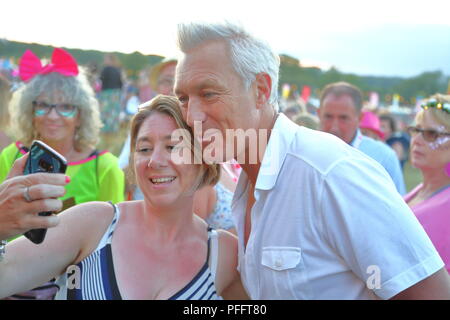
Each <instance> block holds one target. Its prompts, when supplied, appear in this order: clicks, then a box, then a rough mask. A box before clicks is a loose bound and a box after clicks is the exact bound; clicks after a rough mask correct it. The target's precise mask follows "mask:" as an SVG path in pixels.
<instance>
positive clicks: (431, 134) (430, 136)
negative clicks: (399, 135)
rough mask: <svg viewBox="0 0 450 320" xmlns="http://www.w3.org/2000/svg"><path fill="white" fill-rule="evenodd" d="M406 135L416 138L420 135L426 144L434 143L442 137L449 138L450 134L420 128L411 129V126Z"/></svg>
mask: <svg viewBox="0 0 450 320" xmlns="http://www.w3.org/2000/svg"><path fill="white" fill-rule="evenodd" d="M408 133H409V134H410V135H411V136H412V137H414V136H416V135H417V134H418V133H421V134H422V137H423V138H424V140H425V141H428V142H434V141H436V139H437V138H439V137H443V136H449V137H450V132H440V131H437V130H433V129H420V128H417V127H412V126H411V127H408Z"/></svg>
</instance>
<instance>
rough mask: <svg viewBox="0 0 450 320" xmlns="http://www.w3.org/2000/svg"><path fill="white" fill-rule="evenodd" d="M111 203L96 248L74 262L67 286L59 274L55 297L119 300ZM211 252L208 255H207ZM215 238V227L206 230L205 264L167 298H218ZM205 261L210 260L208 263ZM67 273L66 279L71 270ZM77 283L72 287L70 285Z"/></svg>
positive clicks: (116, 211) (115, 222) (216, 239)
mask: <svg viewBox="0 0 450 320" xmlns="http://www.w3.org/2000/svg"><path fill="white" fill-rule="evenodd" d="M113 206H114V218H113V220H112V222H111V224H110V225H109V227H108V229H107V231H106V232H105V235H104V236H103V238H102V240H101V241H100V243H99V245H98V247H97V249H95V250H94V251H93V252H92V253H91V254H90V255H89V256H87V257H86V258H85V259H84V260H82V261H81V262H80V263H78V264H77V267H78V268H79V269H78V270H79V271H80V273H79V274H80V276H79V278H78V280H79V282H77V281H75V284H74V283H71V284H70V285H69V286H67V274H64V275H61V276H60V277H59V278H58V281H57V284H58V285H59V287H60V288H61V289H60V290H59V292H58V294H57V295H56V299H67V300H122V297H121V295H120V291H119V288H118V286H117V281H116V276H115V274H114V265H113V259H112V252H111V240H112V236H113V233H114V230H115V228H116V225H117V221H119V218H120V210H119V208H118V207H117V206H116V205H113ZM210 254H211V257H210ZM217 254H218V238H217V232H216V231H215V230H211V229H209V230H208V254H207V258H206V261H205V264H204V265H203V267H202V268H201V270H200V271H199V272H198V273H197V275H196V276H195V277H194V278H193V279H192V280H191V281H190V282H189V283H188V284H187V285H186V286H185V287H184V288H183V289H181V290H180V291H179V292H177V293H176V294H174V295H173V296H172V297H170V298H169V300H220V299H222V298H221V297H220V296H218V295H217V292H216V287H215V284H214V279H215V273H216V268H217ZM208 261H211V267H210V266H209V263H208ZM68 273H69V279H70V278H71V277H70V276H71V274H70V272H68ZM71 286H72V287H73V286H75V287H78V288H75V289H71V288H70V287H71Z"/></svg>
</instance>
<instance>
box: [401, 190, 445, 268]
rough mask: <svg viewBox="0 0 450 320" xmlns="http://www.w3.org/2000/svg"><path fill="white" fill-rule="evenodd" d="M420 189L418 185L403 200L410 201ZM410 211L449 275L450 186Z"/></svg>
mask: <svg viewBox="0 0 450 320" xmlns="http://www.w3.org/2000/svg"><path fill="white" fill-rule="evenodd" d="M421 188H422V184H420V185H418V186H417V187H416V188H415V189H413V190H412V191H411V192H410V193H408V194H407V195H406V196H405V197H404V199H405V201H406V202H408V201H409V200H411V199H412V198H413V197H414V196H415V195H416V194H417V192H419V190H420V189H421ZM411 209H412V211H413V212H414V214H415V215H416V217H417V219H418V220H419V222H420V223H421V224H422V226H423V228H424V229H425V231H426V232H427V234H428V236H429V237H430V239H431V241H432V242H433V244H434V246H435V247H436V250H437V251H438V252H439V255H440V256H441V258H442V260H443V261H444V263H445V268H446V269H447V271H448V272H449V273H450V186H448V187H447V188H445V189H444V190H441V191H439V192H438V193H437V194H434V195H433V196H431V197H430V198H428V199H427V200H425V201H422V202H420V203H418V204H416V205H415V206H413V207H412V208H411Z"/></svg>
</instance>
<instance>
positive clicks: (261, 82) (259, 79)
mask: <svg viewBox="0 0 450 320" xmlns="http://www.w3.org/2000/svg"><path fill="white" fill-rule="evenodd" d="M255 83H256V104H257V105H258V106H263V105H264V104H266V103H267V101H269V98H270V92H271V91H272V79H270V76H269V75H268V74H267V73H258V74H257V75H256V79H255Z"/></svg>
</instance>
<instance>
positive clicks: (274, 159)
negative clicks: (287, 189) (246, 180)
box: [255, 113, 299, 190]
mask: <svg viewBox="0 0 450 320" xmlns="http://www.w3.org/2000/svg"><path fill="white" fill-rule="evenodd" d="M298 128H299V127H298V125H296V124H295V123H294V122H292V121H291V120H289V118H288V117H286V116H285V115H284V114H283V113H280V114H278V117H277V120H276V121H275V124H274V126H273V129H272V132H271V134H270V138H269V141H268V144H267V147H266V150H265V152H264V156H263V159H262V162H261V167H260V168H259V172H258V177H257V178H256V185H255V188H256V189H260V190H270V189H272V188H273V187H274V186H275V183H276V182H277V178H278V174H279V173H280V170H281V167H282V165H283V162H284V159H285V158H286V154H287V153H288V150H289V147H290V145H291V143H292V141H293V140H294V137H295V133H296V131H298Z"/></svg>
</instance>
